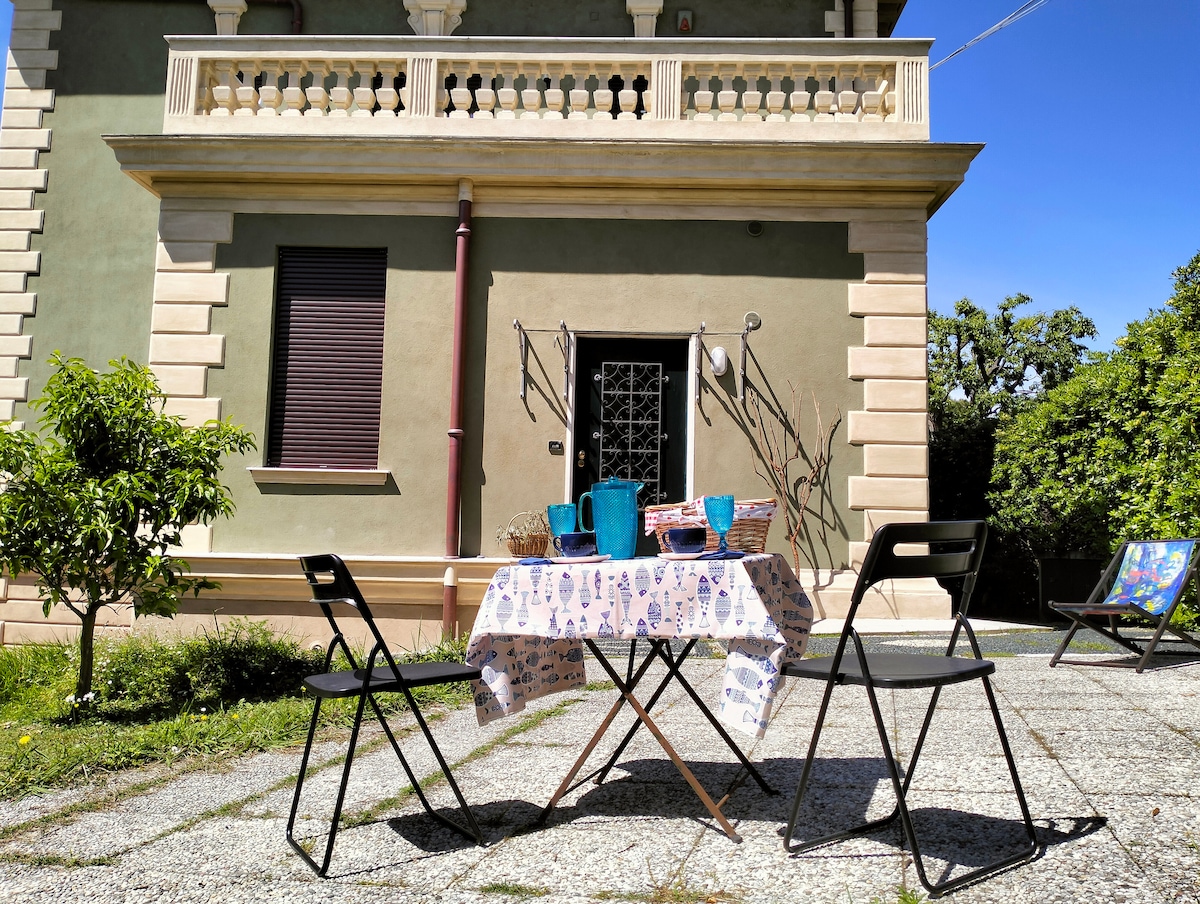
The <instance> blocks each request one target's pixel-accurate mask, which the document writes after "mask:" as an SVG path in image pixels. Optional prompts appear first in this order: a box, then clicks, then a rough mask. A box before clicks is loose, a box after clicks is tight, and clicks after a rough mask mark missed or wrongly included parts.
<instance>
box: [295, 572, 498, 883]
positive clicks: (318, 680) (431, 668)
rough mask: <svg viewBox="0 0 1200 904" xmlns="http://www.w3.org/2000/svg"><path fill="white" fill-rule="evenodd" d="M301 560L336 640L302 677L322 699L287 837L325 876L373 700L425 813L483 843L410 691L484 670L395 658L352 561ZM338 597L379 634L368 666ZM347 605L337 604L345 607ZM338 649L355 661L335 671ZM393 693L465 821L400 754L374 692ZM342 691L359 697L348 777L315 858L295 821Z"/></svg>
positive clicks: (345, 769) (477, 674)
mask: <svg viewBox="0 0 1200 904" xmlns="http://www.w3.org/2000/svg"><path fill="white" fill-rule="evenodd" d="M300 567H301V569H302V570H303V571H304V576H305V577H306V578H308V583H309V586H310V587H311V588H312V602H313V603H315V604H317V605H318V606H320V607H321V611H322V612H323V613H324V615H325V618H326V619H327V620H328V621H329V624H330V627H332V628H333V639H332V640H330V641H329V646H328V648H327V649H326V652H325V671H324V672H322V673H321V674H319V675H310V676H309V677H308V678H305V679H304V687H305V689H306V690H307V691H308V693H310V694H311V695H312V696H313V698H314V699H315V701H316V702H315V704H314V706H313V714H312V722H311V724H310V725H309V727H308V740H307V741H306V742H305V744H304V755H303V757H301V759H300V774H299V775H298V776H297V777H296V791H295V794H294V795H293V797H292V810H291V813H290V814H289V815H288V822H287V840H288V844H290V845H291V846H292V847H293V848H294V849H295V850H296V852H297V853H298V854H299V855H300V856H301V857H303V858H304V861H305V862H306V863H307V864H308V865H309V866H311V867H312V868H313V870H315V871H316V873H317V875H318V876H324V875H325V873H326V871H327V870H328V869H329V861H330V858H331V857H332V856H333V844H334V840H335V839H336V838H337V832H338V823H339V821H340V819H341V815H342V804H343V802H344V801H345V797H346V784H347V782H348V781H349V779H350V765H351V763H353V761H354V749H355V747H356V745H357V743H358V733H359V728H360V727H361V725H362V720H363V713H364V712H365V710H366V707H367V705H368V704H369V705H370V707H371V710H372V712H374V714H375V718H376V719H377V720H378V722H379V724H380V725H381V726H382V727H383V731H384V733H385V734H386V735H387V739H388V740H389V741H390V742H391V745H392V749H393V750H394V751H395V752H396V756H397V757H398V758H399V760H400V765H401V766H403V767H404V772H405V774H406V775H407V776H408V781H409V783H410V784H411V785H412V789H413V791H414V792H415V793H416V795H417V798H418V799H419V800H420V801H421V805H422V806H423V807H424V808H425V812H426V813H428V814H429V815H430V816H432V817H433V818H434V819H436V820H437V821H438V822H441V823H442V824H444V825H446V826H449V827H450V828H451V829H454V830H455V831H456V832H459V833H460V834H462V835H464V836H466V837H467V838H469V839H471V840H473V841H475V842H477V843H479V844H482V843H483V833H482V832H481V831H480V830H479V824H478V823H477V822H476V821H475V816H474V814H472V813H471V808H470V807H469V806H467V801H466V799H465V798H464V797H463V795H462V792H461V791H460V790H459V787H458V783H457V782H456V781H455V780H454V776H453V775H451V773H450V767H449V766H448V765H447V764H446V760H445V758H444V757H443V756H442V752H441V750H440V749H439V748H438V745H437V742H436V741H434V739H433V735H432V734H431V733H430V731H429V726H428V724H426V722H425V719H424V717H423V716H422V715H421V711H420V709H419V708H418V707H417V702H416V700H414V699H413V695H412V691H413V689H414V688H418V687H427V686H429V685H433V684H447V683H450V682H454V681H471V680H474V679H477V678H479V677H480V672H479V669H475V668H471V667H470V666H467V665H463V664H462V663H457V662H421V663H405V664H403V665H398V664H397V663H396V660H395V659H393V658H392V654H391V652H390V651H389V650H388V647H387V644H386V643H385V642H384V640H383V635H382V634H380V632H379V628H378V626H376V624H375V621H374V619H372V618H371V610H370V609H369V608H368V606H367V602H366V600H365V599H363V595H362V593H361V592H360V591H359V589H358V586H357V585H356V584H355V583H354V578H352V577H351V576H350V571H349V570H348V569H347V568H346V565H345V563H343V562H342V560H341V559H340V558H338V557H337V556H335V555H321V556H302V557H301V558H300ZM339 603H343V604H345V609H346V610H348V611H346V612H345V613H343V614H351V615H357V617H358V618H361V619H362V621H363V622H365V624H366V628H367V630H368V632H369V635H370V638H371V639H372V640H373V643H374V645H373V646H372V647H371V653H370V656H369V657H368V658H367V660H366V665H365V667H360V666H359V663H358V661H357V660H356V659H355V656H354V653H353V652H352V651H351V650H350V646H349V644H348V643H347V642H346V638H345V635H343V633H342V631H341V629H340V628H339V627H338V622H337V618H336V616H335V614H334V608H333V607H334V604H339ZM342 608H343V607H339V611H341V610H342ZM339 650H340V651H341V652H342V655H344V656H345V657H346V661H347V663H349V665H350V668H349V669H348V670H345V671H338V672H331V671H330V670H329V669H330V666H331V664H332V662H333V657H334V654H335V653H336V652H337V651H339ZM392 692H396V693H400V694H403V695H404V699H405V701H406V702H407V703H408V707H409V710H410V711H411V712H412V714H413V717H414V718H415V719H416V721H417V725H418V726H419V727H420V729H421V733H422V734H424V735H425V740H426V741H428V742H429V747H430V749H431V750H432V751H433V755H434V757H436V759H437V763H438V766H439V767H440V768H441V770H442V774H443V775H445V776H446V782H447V783H448V784H449V785H450V789H451V790H452V791H453V792H454V796H455V797H456V798H457V799H458V805H459V808H460V809H461V811H462V815H463V819H464V820H465V822H463V823H460V822H457V821H455V820H453V819H450V818H448V817H446V816H444V815H443V814H441V813H439V812H438V811H436V810H434V809H433V807H432V806H430V803H429V800H428V799H427V798H426V797H425V792H424V790H423V789H422V788H421V783H420V781H418V779H417V776H416V775H415V774H414V773H413V771H412V768H411V767H410V766H409V764H408V760H406V759H405V758H404V754H403V753H401V751H400V745H399V744H398V743H396V736H395V735H393V734H392V729H391V728H390V726H389V725H388V722H387V719H385V718H384V715H383V711H382V710H381V709H380V707H379V703H378V701H377V700H376V699H375V698H376V696H377V695H378V694H382V693H392ZM340 697H357V698H358V708H357V710H356V711H355V714H354V725H353V727H352V728H351V730H350V742H349V744H348V746H347V748H346V755H345V762H344V765H343V767H342V779H341V783H340V784H339V785H338V792H337V800H336V802H335V803H334V807H333V820H332V821H331V822H330V824H329V837H328V839H327V840H326V843H325V853H324V856H323V858H322V860H321V862H320V863H317V861H316V860H315V859H314V858H313V857H312V855H310V854H309V852H308V851H306V850H305V849H304V847H303V846H302V845H301V844H300V843H299V842H298V841H297V840H296V838H295V837H294V836H293V834H292V831H293V828H294V826H295V823H296V812H297V810H298V809H299V807H300V794H301V791H302V790H303V788H304V779H305V774H306V772H307V771H308V759H309V756H310V755H311V753H312V746H313V738H314V737H316V733H317V721H318V718H319V717H320V714H321V703H322V701H324V700H329V699H334V698H340Z"/></svg>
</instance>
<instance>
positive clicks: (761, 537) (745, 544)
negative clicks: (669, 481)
mask: <svg viewBox="0 0 1200 904" xmlns="http://www.w3.org/2000/svg"><path fill="white" fill-rule="evenodd" d="M737 504H738V505H768V504H775V499H773V498H772V499H739V500H737ZM646 511H648V512H666V511H678V512H679V513H680V516H679V518H678V519H675V518H672V519H669V520H668V519H666V518H660V519H659V520H658V523H657V524H655V525H654V536H655V538H656V539H657V540H658V548H659V549H660V550H666V548H667V544H666V542H665V541H664V538H665V536H666V533H667V531H669V530H670V529H671V528H673V527H701V526H703V527H704V528H705V529H706V531H707V538H706V540H705V543H704V549H705V550H706V551H712V550H715V549H717V548H718V547H719V546H720V543H721V538H720V537H719V536H718V535H717V532H716V531H715V530H713V529H712V528H711V527H709V525H708V519H707V518H706V517H705V516H704V504H703V503H702V502H701V503H699V504H697V503H694V502H686V503H679V502H675V503H667V504H666V505H648V506H646ZM770 529H771V519H770V518H735V519H734V522H733V527H731V528H730V529H729V531H728V533H726V534H725V542H726V543H727V544H728V546H729V548H730V549H740V550H741V551H742V552H750V553H755V552H763V551H764V550H765V549H766V547H767V531H768V530H770Z"/></svg>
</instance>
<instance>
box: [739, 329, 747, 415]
mask: <svg viewBox="0 0 1200 904" xmlns="http://www.w3.org/2000/svg"><path fill="white" fill-rule="evenodd" d="M749 337H750V327H746V328H745V329H744V330H742V355H741V360H740V361H739V363H738V401H739V402H742V401H745V398H746V349H747V348H748V347H749V341H748V340H749Z"/></svg>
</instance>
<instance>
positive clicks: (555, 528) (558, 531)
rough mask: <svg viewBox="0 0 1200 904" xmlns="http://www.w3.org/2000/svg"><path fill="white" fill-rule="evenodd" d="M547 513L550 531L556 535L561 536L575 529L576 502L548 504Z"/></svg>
mask: <svg viewBox="0 0 1200 904" xmlns="http://www.w3.org/2000/svg"><path fill="white" fill-rule="evenodd" d="M546 515H547V519H548V520H549V522H550V533H552V534H553V535H554V536H556V537H561V536H562V535H563V534H569V533H571V532H572V531H574V530H575V518H576V515H575V503H573V502H563V503H559V504H558V505H550V506H547V507H546Z"/></svg>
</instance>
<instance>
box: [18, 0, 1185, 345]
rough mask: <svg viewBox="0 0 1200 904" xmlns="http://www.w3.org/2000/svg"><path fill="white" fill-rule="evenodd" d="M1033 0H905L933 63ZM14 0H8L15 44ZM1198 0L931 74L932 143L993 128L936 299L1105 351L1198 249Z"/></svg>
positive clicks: (1022, 42) (1004, 43) (944, 231)
mask: <svg viewBox="0 0 1200 904" xmlns="http://www.w3.org/2000/svg"><path fill="white" fill-rule="evenodd" d="M1021 5H1022V0H908V5H907V6H906V7H905V10H904V14H903V15H902V16H901V17H900V24H899V26H898V28H897V30H896V33H895V34H896V37H932V38H935V39H936V42H935V43H934V45H933V50H932V52H931V57H930V61H931V62H937V61H938V60H940V59H942V58H943V57H945V56H948V55H949V54H950V53H951V52H953V51H954V50H955V49H957V48H958V47H960V46H961V45H963V44H965V43H966V42H967V41H969V40H970V39H971V38H973V37H975V36H976V35H977V34H980V33H981V32H983V31H985V30H986V29H988V28H990V27H991V26H992V25H994V24H995V23H997V22H999V21H1000V20H1001V19H1003V18H1004V17H1005V16H1007V15H1009V14H1010V13H1012V12H1013V11H1014V10H1015V9H1017V8H1018V7H1019V6H1021ZM11 16H12V5H11V3H9V2H7V0H0V34H2V35H3V36H4V42H5V45H7V40H8V31H9V22H10V19H11ZM1198 44H1200V0H1157V2H1155V3H1151V4H1143V3H1137V2H1130V0H1050V2H1049V3H1048V4H1047V5H1045V6H1043V7H1041V8H1040V9H1038V10H1037V11H1036V12H1034V13H1032V14H1031V15H1028V16H1026V17H1025V18H1023V19H1021V20H1020V21H1019V22H1017V23H1015V24H1014V25H1011V26H1009V27H1008V28H1006V29H1004V30H1003V31H1000V32H998V33H997V34H995V35H993V36H992V37H990V38H988V39H987V40H985V41H983V42H981V43H979V44H976V45H975V46H974V47H972V48H970V49H969V50H967V51H966V52H964V53H962V54H959V55H958V56H957V57H955V58H954V59H953V60H951V61H949V62H948V63H946V65H944V66H941V67H939V68H938V69H937V70H936V71H934V72H932V73H931V74H930V90H931V94H932V98H931V103H930V108H931V114H930V115H931V121H932V129H933V140H934V141H955V142H957V141H966V142H983V143H985V144H986V145H987V147H985V148H984V150H983V152H982V153H980V155H979V156H978V157H977V158H976V160H975V162H974V163H973V164H972V166H971V169H970V172H968V173H967V178H966V182H965V183H964V184H963V186H962V188H960V189H959V190H958V191H957V192H956V193H955V194H954V195H953V196H952V197H951V198H950V200H949V201H947V202H946V204H945V205H944V206H943V207H942V209H941V210H939V211H938V213H937V214H936V215H935V216H934V218H933V219H932V220H931V221H930V224H929V302H930V305H931V307H933V308H934V309H936V310H939V311H942V312H949V311H950V310H951V309H952V308H953V305H954V302H955V301H957V300H958V299H959V298H963V297H967V298H971V299H972V300H974V301H975V302H976V303H978V304H981V305H984V306H985V307H988V308H993V307H994V306H995V304H996V302H998V301H999V300H1000V299H1002V298H1004V297H1005V296H1007V295H1013V294H1015V293H1017V292H1024V293H1025V294H1027V295H1030V296H1032V298H1033V306H1032V307H1031V308H1030V310H1033V309H1037V310H1052V309H1054V308H1061V307H1066V306H1067V305H1072V304H1073V305H1076V306H1077V307H1079V308H1080V309H1081V310H1082V311H1083V312H1084V313H1085V314H1086V315H1088V316H1089V317H1091V318H1092V319H1093V320H1095V322H1096V326H1097V329H1098V330H1099V336H1098V338H1097V339H1096V341H1095V342H1094V343H1092V345H1093V347H1095V348H1097V349H1108V348H1111V347H1112V343H1113V340H1115V339H1116V338H1117V337H1118V336H1120V335H1121V334H1122V333H1123V332H1124V330H1125V324H1126V323H1128V322H1129V321H1130V320H1136V319H1140V318H1142V317H1144V316H1145V315H1146V313H1147V311H1149V310H1150V309H1151V308H1156V307H1160V306H1161V305H1162V304H1163V302H1164V301H1166V299H1167V298H1168V297H1170V295H1171V285H1172V281H1171V271H1172V270H1174V269H1175V268H1176V267H1179V266H1182V265H1183V264H1185V263H1187V262H1188V261H1189V260H1190V259H1191V258H1192V256H1193V255H1194V254H1195V253H1196V252H1197V251H1200V166H1198V164H1200V115H1197V113H1196V106H1195V104H1196V95H1195V91H1196V78H1197V70H1196V67H1195V65H1194V61H1195V59H1196V58H1197V54H1198V51H1197V46H1198Z"/></svg>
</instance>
